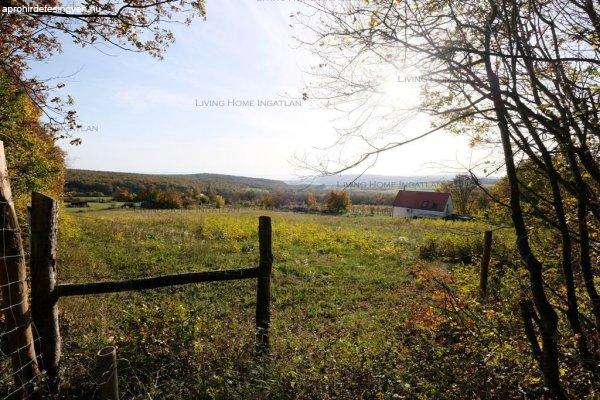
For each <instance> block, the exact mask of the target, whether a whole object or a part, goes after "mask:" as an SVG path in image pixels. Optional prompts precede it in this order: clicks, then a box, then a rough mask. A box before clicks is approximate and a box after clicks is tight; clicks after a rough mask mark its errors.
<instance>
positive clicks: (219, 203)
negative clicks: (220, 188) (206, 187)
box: [213, 194, 225, 208]
mask: <svg viewBox="0 0 600 400" xmlns="http://www.w3.org/2000/svg"><path fill="white" fill-rule="evenodd" d="M213 201H214V202H215V207H216V208H223V207H225V199H224V198H223V196H221V195H220V194H216V195H215V196H214V197H213Z"/></svg>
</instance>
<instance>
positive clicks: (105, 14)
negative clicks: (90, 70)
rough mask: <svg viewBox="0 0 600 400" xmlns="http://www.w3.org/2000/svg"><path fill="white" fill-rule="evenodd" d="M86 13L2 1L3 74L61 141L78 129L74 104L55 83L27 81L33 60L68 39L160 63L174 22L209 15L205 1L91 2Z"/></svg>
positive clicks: (44, 56) (46, 55)
mask: <svg viewBox="0 0 600 400" xmlns="http://www.w3.org/2000/svg"><path fill="white" fill-rule="evenodd" d="M81 4H82V5H85V6H87V7H88V11H87V12H80V13H67V12H65V11H63V10H61V9H47V10H43V9H42V10H39V9H38V10H30V11H27V12H24V13H10V12H9V7H15V6H44V5H46V6H49V7H54V6H60V5H62V4H61V2H60V1H58V0H49V1H45V2H43V4H40V3H39V2H34V1H29V0H25V1H19V2H17V1H14V0H0V37H1V38H2V40H1V41H0V70H2V71H4V73H6V74H7V75H8V76H9V77H10V78H11V79H14V80H15V82H16V83H17V86H18V87H19V88H20V89H21V90H23V91H24V92H25V93H26V94H27V95H28V97H29V98H30V99H31V101H32V102H33V104H35V105H37V106H38V107H39V108H40V109H41V110H42V111H43V112H44V114H45V116H46V118H47V119H48V125H47V126H48V127H49V128H50V129H51V130H52V131H53V133H54V135H56V136H58V137H62V136H68V132H69V130H72V129H75V128H77V127H78V125H77V123H76V120H75V111H74V110H72V109H71V108H72V105H73V99H72V98H71V97H70V96H62V97H61V96H59V95H58V90H59V89H61V88H62V87H63V86H64V84H62V83H56V81H55V80H50V81H48V80H42V79H38V78H26V77H25V72H26V71H27V69H28V65H27V63H28V62H29V61H30V60H44V59H47V58H49V57H51V56H52V55H53V54H55V53H57V52H60V51H61V40H62V39H63V38H68V40H71V41H73V42H75V43H76V44H78V45H81V46H82V47H85V46H98V45H100V44H104V45H107V46H109V47H113V48H117V49H120V50H124V51H132V52H144V53H147V54H150V55H151V56H153V57H157V58H161V57H162V56H163V53H164V51H165V50H166V48H167V47H168V46H169V45H170V44H171V43H173V42H174V40H175V38H174V36H173V34H172V32H171V31H170V30H169V29H168V28H167V25H168V24H170V23H185V24H189V23H191V21H192V20H193V19H194V18H195V17H198V16H200V17H203V16H204V15H205V8H204V1H203V0H128V1H127V2H121V1H116V0H108V1H100V0H86V1H84V2H82V3H81Z"/></svg>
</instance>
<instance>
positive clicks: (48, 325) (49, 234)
mask: <svg viewBox="0 0 600 400" xmlns="http://www.w3.org/2000/svg"><path fill="white" fill-rule="evenodd" d="M30 215H31V238H30V240H31V258H30V265H29V269H30V273H31V311H32V317H33V323H34V324H35V327H36V330H37V332H38V334H39V340H40V344H39V346H36V347H37V349H36V350H38V354H39V355H40V356H41V357H40V362H41V364H42V368H43V369H44V370H45V371H46V373H47V376H48V380H47V381H48V389H49V391H50V394H57V393H58V386H59V373H58V371H59V370H58V366H59V360H60V352H61V349H60V347H61V342H60V331H59V326H58V305H57V300H58V298H57V297H56V295H55V292H54V289H55V286H56V238H57V216H58V204H57V202H56V201H55V200H53V199H52V198H50V197H48V196H44V195H43V194H41V193H35V192H34V193H33V194H32V196H31V214H30Z"/></svg>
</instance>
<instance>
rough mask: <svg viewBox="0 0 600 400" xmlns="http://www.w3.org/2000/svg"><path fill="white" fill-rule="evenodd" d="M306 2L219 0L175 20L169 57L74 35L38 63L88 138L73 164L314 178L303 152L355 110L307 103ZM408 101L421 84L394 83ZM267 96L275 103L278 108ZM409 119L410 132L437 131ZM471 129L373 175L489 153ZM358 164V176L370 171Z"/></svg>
mask: <svg viewBox="0 0 600 400" xmlns="http://www.w3.org/2000/svg"><path fill="white" fill-rule="evenodd" d="M299 7H301V6H300V5H299V4H298V3H296V2H295V1H269V0H267V1H260V0H258V1H257V0H207V17H206V20H195V21H194V22H193V24H192V25H191V26H189V27H185V26H174V27H173V31H174V33H175V37H176V42H175V44H173V45H172V46H171V47H170V48H169V49H168V50H167V52H166V55H165V58H164V60H157V59H154V58H152V57H150V56H149V55H146V54H135V53H131V52H123V51H120V50H118V49H114V48H112V49H111V48H105V47H103V48H101V49H100V50H101V51H99V50H98V49H94V48H83V49H82V48H81V47H78V46H75V45H73V44H70V43H69V42H66V43H64V47H63V50H64V51H63V53H62V54H59V55H56V56H54V57H53V58H51V59H50V60H48V61H44V62H38V63H35V64H33V65H32V69H31V71H30V73H31V74H32V75H35V76H38V77H40V78H48V77H57V76H58V77H63V79H61V81H63V82H65V83H66V84H67V86H66V88H65V90H66V91H67V92H66V93H68V94H70V95H72V96H73V97H74V99H75V102H76V103H75V109H76V110H77V113H78V115H79V123H80V124H81V125H82V128H81V132H79V133H78V134H77V136H79V137H81V138H82V139H83V143H82V144H81V145H79V146H73V145H70V144H68V142H67V141H63V142H61V146H62V147H63V149H65V150H66V152H67V163H68V166H69V167H70V168H81V169H94V170H107V171H123V172H142V173H199V172H205V173H221V174H232V175H243V176H253V177H265V178H274V179H293V178H295V177H297V176H299V175H307V171H304V170H302V169H299V168H298V165H297V163H295V162H294V156H295V155H298V154H315V153H313V150H312V149H313V148H315V147H324V146H327V145H329V144H331V143H333V142H334V140H335V139H336V133H335V128H336V126H338V124H339V121H340V119H341V120H343V116H341V115H339V114H336V113H334V112H332V111H328V110H323V109H319V108H318V107H317V106H315V105H314V104H312V103H311V101H307V102H299V103H300V105H296V104H292V105H285V106H271V105H270V104H271V103H272V102H274V101H282V100H287V101H288V103H289V102H290V99H299V98H300V97H301V95H302V88H303V87H304V82H305V81H306V74H305V71H306V70H307V68H308V67H309V66H310V63H311V62H314V58H311V56H310V54H309V53H307V51H306V50H303V49H298V48H297V46H296V44H297V43H296V41H295V40H294V39H293V38H292V36H293V35H294V34H298V31H297V30H295V29H297V28H293V27H290V23H291V21H290V12H292V11H296V10H298V9H299ZM390 91H391V93H392V94H394V95H395V96H396V97H404V98H413V97H414V96H415V88H414V87H412V88H411V87H407V86H406V84H405V83H404V84H403V85H400V84H399V83H398V82H397V81H394V82H391V83H390ZM263 102H269V103H267V104H269V105H268V106H266V105H264V104H263ZM427 128H428V127H427V120H426V119H423V118H416V120H415V121H413V122H412V123H409V124H408V125H406V127H405V129H406V130H407V132H405V134H406V136H412V135H413V133H415V134H418V133H420V132H423V131H425V130H426V129H427ZM485 156H486V154H485V152H484V153H482V152H475V153H474V152H473V150H472V149H471V148H469V146H468V141H467V139H466V138H464V137H458V136H454V135H451V134H448V133H444V132H442V133H437V134H435V135H432V136H429V137H427V138H426V139H423V140H420V141H417V142H415V143H413V144H410V145H407V146H404V147H401V148H398V149H396V150H393V151H390V152H387V153H385V154H383V155H381V156H380V157H379V158H378V161H377V164H376V165H374V166H373V167H372V168H370V169H369V171H368V172H369V173H370V174H382V175H404V176H407V175H432V174H443V173H448V172H450V171H455V170H457V169H460V168H461V166H465V165H466V166H468V165H472V164H473V163H475V162H477V161H479V160H481V159H482V157H485ZM361 171H362V169H357V170H355V171H351V172H361Z"/></svg>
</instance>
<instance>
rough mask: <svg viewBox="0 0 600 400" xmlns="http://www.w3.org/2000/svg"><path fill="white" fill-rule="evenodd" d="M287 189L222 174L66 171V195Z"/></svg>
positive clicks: (279, 184) (280, 184)
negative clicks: (121, 190)
mask: <svg viewBox="0 0 600 400" xmlns="http://www.w3.org/2000/svg"><path fill="white" fill-rule="evenodd" d="M287 186H288V185H287V184H286V183H284V182H282V181H277V180H270V179H261V178H248V177H243V176H233V175H222V174H189V175H151V174H135V173H126V172H109V171H88V170H80V169H69V170H68V171H67V181H66V183H65V192H67V193H73V194H85V195H98V196H110V195H113V194H114V193H115V191H116V190H118V189H126V190H128V191H130V192H132V193H139V192H141V191H142V190H145V189H148V188H155V189H159V190H168V189H173V190H176V191H178V192H185V191H188V190H198V191H201V192H210V191H215V192H219V193H232V192H241V191H244V190H248V189H256V190H264V191H271V190H275V189H279V188H285V187H287Z"/></svg>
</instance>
